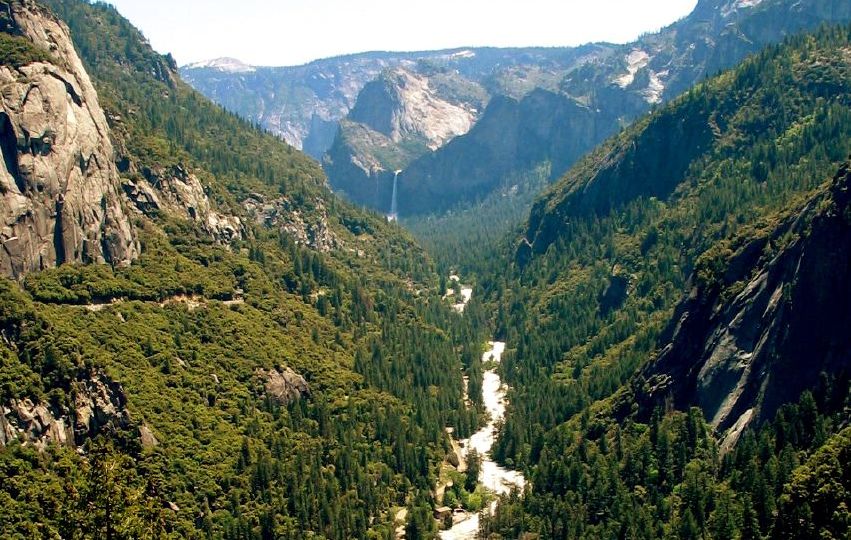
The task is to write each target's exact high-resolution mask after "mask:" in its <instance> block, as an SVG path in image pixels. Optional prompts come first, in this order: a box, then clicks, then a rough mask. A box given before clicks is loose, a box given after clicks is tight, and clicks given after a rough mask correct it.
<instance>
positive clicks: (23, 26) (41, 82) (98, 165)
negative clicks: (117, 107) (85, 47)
mask: <svg viewBox="0 0 851 540" xmlns="http://www.w3.org/2000/svg"><path fill="white" fill-rule="evenodd" d="M9 6H10V8H9V9H10V17H8V21H7V23H8V24H10V25H11V26H10V30H11V31H14V32H15V33H17V34H18V35H21V36H23V37H25V38H27V39H29V40H30V41H31V42H32V43H33V44H34V45H35V46H36V47H38V48H40V49H43V50H45V51H48V52H49V53H50V55H51V56H52V57H53V58H54V61H53V62H51V63H45V62H34V63H30V64H28V65H25V66H21V67H19V68H17V69H15V68H13V67H11V66H0V151H2V154H3V164H4V166H3V167H0V220H2V223H0V227H2V229H0V242H2V244H3V249H2V250H0V272H2V273H3V274H5V275H9V276H13V277H20V276H22V275H23V274H25V273H27V272H30V271H34V270H40V269H43V268H48V267H51V266H55V265H57V264H62V263H65V262H84V263H89V262H100V263H111V264H113V265H126V264H129V263H130V262H131V261H132V260H133V259H134V258H135V257H136V256H137V255H138V252H139V246H138V243H137V240H136V237H135V234H134V231H133V227H132V224H131V222H130V219H129V218H128V215H127V213H126V211H125V209H124V207H123V202H122V198H121V194H120V193H121V191H120V187H119V180H118V173H117V170H116V168H115V165H114V163H113V147H112V144H111V142H110V138H109V128H108V126H107V123H106V119H105V117H104V114H103V111H102V110H101V108H100V106H99V104H98V99H97V94H96V93H95V90H94V88H93V86H92V83H91V81H90V80H89V77H88V75H87V74H86V72H85V70H84V69H83V66H82V64H81V62H80V59H79V57H78V56H77V54H76V52H75V51H74V47H73V44H72V43H71V39H70V37H69V34H68V29H67V28H66V27H65V25H64V24H62V23H60V22H59V21H57V20H56V19H55V18H54V17H53V16H52V15H50V14H48V13H47V12H46V11H45V10H43V9H42V8H39V7H37V6H36V5H35V4H34V3H32V2H30V1H29V0H26V1H22V2H12V3H10V4H9Z"/></svg>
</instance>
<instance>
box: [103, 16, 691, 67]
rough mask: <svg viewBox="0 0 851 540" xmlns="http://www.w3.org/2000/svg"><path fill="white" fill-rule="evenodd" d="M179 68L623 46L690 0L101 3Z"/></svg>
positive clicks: (668, 18)
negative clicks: (229, 61)
mask: <svg viewBox="0 0 851 540" xmlns="http://www.w3.org/2000/svg"><path fill="white" fill-rule="evenodd" d="M108 1H109V2H110V3H111V4H113V5H115V7H116V8H118V10H119V11H120V12H121V13H122V14H123V15H124V16H125V17H127V18H128V19H130V20H131V21H132V22H133V23H134V24H135V25H136V26H137V27H139V28H141V29H142V31H143V32H144V33H145V35H146V36H147V37H148V39H150V40H151V43H152V44H153V46H154V48H156V49H157V50H158V51H159V52H161V53H166V52H171V53H172V54H173V55H174V56H175V58H176V59H177V61H178V63H179V64H186V63H189V62H195V61H198V60H208V59H211V58H216V57H220V56H233V57H235V58H238V59H240V60H242V61H244V62H246V63H249V64H254V65H278V66H282V65H294V64H302V63H305V62H308V61H310V60H315V59H317V58H324V57H328V56H336V55H339V54H346V53H355V52H363V51H371V50H390V51H410V50H428V49H443V48H452V47H462V46H483V45H492V46H500V47H506V46H530V45H542V46H558V45H579V44H582V43H587V42H589V41H611V42H621V43H622V42H626V41H630V40H632V39H634V38H636V37H637V36H638V35H639V34H641V33H643V32H646V31H652V30H656V29H658V28H661V27H662V26H664V25H666V24H669V23H671V22H673V21H675V20H676V19H679V18H680V17H683V16H684V15H686V14H688V12H690V11H691V10H692V9H693V8H694V6H695V4H696V3H697V0H581V1H580V0H429V1H427V2H426V1H407V0H395V1H394V0H280V1H270V0H238V1H233V0H108Z"/></svg>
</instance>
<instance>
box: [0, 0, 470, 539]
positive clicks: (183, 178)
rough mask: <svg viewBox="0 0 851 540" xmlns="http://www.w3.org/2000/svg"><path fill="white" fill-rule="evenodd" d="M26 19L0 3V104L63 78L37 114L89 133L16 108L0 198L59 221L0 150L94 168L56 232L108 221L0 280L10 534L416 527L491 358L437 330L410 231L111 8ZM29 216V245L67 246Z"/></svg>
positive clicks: (2, 434)
mask: <svg viewBox="0 0 851 540" xmlns="http://www.w3.org/2000/svg"><path fill="white" fill-rule="evenodd" d="M45 4H46V5H47V6H48V7H49V8H50V9H52V10H53V12H54V13H55V15H56V16H54V15H53V14H51V13H50V12H49V11H47V10H46V9H45V8H43V7H39V6H38V5H36V4H34V3H33V2H30V1H29V0H22V1H18V0H15V1H11V2H5V3H3V4H2V6H0V7H2V10H0V11H2V12H3V13H4V14H5V15H4V17H3V18H2V19H0V20H2V28H0V29H2V30H3V32H2V34H0V36H2V45H3V55H4V67H3V69H4V70H5V71H6V72H7V73H8V76H9V77H10V79H13V80H10V82H9V85H10V86H7V87H4V88H9V89H14V88H16V86H15V85H20V84H29V85H32V86H33V87H38V86H39V85H47V84H48V83H49V80H47V78H48V77H52V76H50V75H45V78H44V79H42V78H39V77H41V75H38V77H36V76H32V74H33V73H38V74H40V73H45V74H49V73H51V72H53V71H56V72H57V73H59V74H60V75H62V74H63V73H65V74H67V75H68V76H72V75H73V76H74V77H76V78H77V79H78V80H79V81H88V77H89V76H91V80H92V83H93V87H92V86H89V91H90V93H89V94H85V93H84V92H83V91H82V90H79V88H75V85H83V82H79V83H77V82H73V81H72V82H69V84H68V90H67V92H68V94H67V96H70V97H66V98H63V99H60V100H59V101H53V100H51V99H42V100H41V103H42V104H43V106H44V107H51V109H49V110H48V112H51V111H53V109H52V107H57V108H58V107H60V103H59V102H60V101H62V102H63V104H62V105H61V106H64V107H76V108H74V109H73V111H72V112H73V114H74V115H80V116H81V117H82V116H85V117H86V118H89V117H90V118H92V119H94V120H93V122H94V126H95V128H94V129H93V130H91V131H88V132H84V131H83V130H82V129H80V130H77V132H76V133H77V135H78V136H79V137H78V139H79V140H76V139H74V138H73V137H70V136H65V135H63V131H62V130H65V129H67V126H65V125H63V124H61V122H60V120H59V119H58V118H57V117H56V116H55V115H52V116H51V115H49V114H44V113H43V112H42V111H40V110H36V109H33V108H31V107H25V108H24V110H23V111H22V112H21V116H20V120H19V117H18V116H13V115H11V114H9V117H10V119H11V120H10V121H9V122H7V125H8V126H10V127H8V130H13V131H14V133H15V134H16V136H17V141H16V140H15V139H11V140H9V141H4V143H3V147H2V150H3V153H4V158H5V164H6V166H5V172H4V174H6V175H7V176H8V177H9V178H10V181H9V182H8V183H9V186H7V189H6V190H5V191H7V192H8V193H7V194H6V196H7V197H11V196H12V195H13V194H15V195H16V196H17V198H18V199H20V200H21V204H33V205H35V204H40V205H42V207H45V208H51V209H52V208H53V207H51V206H49V205H50V203H55V204H57V205H58V206H59V207H60V209H61V204H62V203H61V201H62V200H63V199H62V196H61V194H60V193H57V192H55V191H54V190H53V187H52V184H49V183H47V182H46V181H42V180H39V179H38V178H39V177H30V176H25V175H24V174H23V172H22V170H23V169H24V167H20V168H18V169H16V168H15V166H14V164H15V160H14V157H15V156H17V159H18V163H21V164H26V163H28V162H35V163H36V164H37V165H38V164H39V163H42V162H43V163H51V160H55V161H60V160H62V159H64V157H63V156H65V155H66V154H68V155H71V156H74V155H77V156H79V155H83V156H84V157H88V156H89V155H90V154H91V155H93V156H95V157H93V158H91V159H89V160H88V161H89V163H88V164H82V163H81V162H82V161H85V160H78V159H76V158H75V159H71V160H69V163H68V169H67V170H70V171H71V173H70V174H69V178H71V179H72V180H73V181H76V182H79V183H80V186H81V188H80V189H81V191H82V192H83V193H84V194H87V193H88V192H87V190H93V189H98V190H101V191H99V193H103V195H98V196H97V197H95V196H88V195H87V197H85V198H83V199H82V201H81V202H79V204H78V203H76V202H75V206H74V208H75V209H79V210H75V212H76V213H75V214H73V215H74V216H75V217H74V221H73V223H75V224H76V223H82V224H84V225H85V224H87V223H88V221H85V220H78V219H77V218H76V215H77V214H79V215H82V216H93V217H95V218H99V219H103V220H104V221H103V223H104V224H103V225H101V227H100V228H99V229H97V230H98V231H100V233H99V234H102V235H103V236H104V239H103V240H102V241H101V240H100V239H98V240H97V242H96V245H97V246H98V248H100V247H101V246H103V250H104V251H103V252H100V251H96V252H95V254H94V255H88V256H85V254H86V253H91V251H88V252H87V251H85V250H83V251H82V252H81V253H82V255H79V256H75V257H71V256H68V257H67V258H64V259H63V258H61V257H58V258H56V259H53V260H51V259H48V258H47V257H43V258H42V261H41V262H40V263H39V265H36V266H32V265H31V266H30V267H28V268H25V269H24V270H25V272H23V271H22V272H21V273H20V274H18V273H15V272H13V271H9V270H8V269H7V270H6V275H7V276H9V277H20V278H21V279H19V280H18V281H10V280H5V281H3V282H2V284H0V289H2V290H0V296H2V301H0V332H2V335H3V340H2V346H0V447H2V448H0V477H2V478H3V482H2V483H0V529H2V530H3V535H4V537H10V538H34V537H113V538H162V537H171V538H199V537H215V538H304V537H305V535H312V536H313V537H316V538H340V539H342V538H363V537H386V536H387V535H391V534H392V532H393V531H394V530H395V528H396V527H397V526H398V525H399V523H397V522H396V514H397V512H398V510H400V509H403V508H407V509H408V521H409V522H410V523H411V524H412V526H413V527H418V528H419V530H424V531H430V530H432V529H433V527H434V522H433V520H432V518H431V509H430V508H431V503H430V500H429V491H430V489H431V488H432V486H433V485H434V481H435V474H436V470H437V465H438V464H439V462H440V461H442V460H443V458H444V455H445V453H446V448H445V445H446V444H447V441H446V435H445V432H444V428H445V427H447V426H451V427H454V428H455V429H456V430H457V431H458V432H459V433H461V434H465V433H469V432H470V431H471V430H472V429H474V427H475V426H476V425H477V423H478V418H477V412H476V410H475V409H474V408H471V409H468V408H467V407H465V405H464V402H463V400H462V381H461V378H460V377H459V373H460V370H461V368H462V365H461V364H462V362H461V358H469V357H475V356H476V355H477V354H478V351H479V347H480V343H482V342H483V341H484V337H483V335H482V330H481V328H482V327H483V316H482V314H481V312H480V308H479V307H478V306H477V305H476V304H475V303H474V304H471V306H470V309H468V312H467V315H466V316H465V317H464V318H463V319H462V318H461V317H459V316H458V315H457V314H455V313H454V312H452V311H451V310H450V309H449V307H448V306H446V305H445V303H444V302H443V301H442V299H441V294H440V293H442V291H438V290H437V285H438V283H439V280H438V278H437V275H436V274H435V273H434V269H433V265H432V263H431V261H430V260H429V258H428V257H427V255H426V254H425V253H424V252H423V251H422V250H421V249H420V248H419V247H418V246H417V245H416V244H415V243H414V242H413V240H412V239H411V237H410V236H409V235H408V234H406V233H405V232H404V231H402V230H401V229H399V228H398V227H395V226H393V225H389V224H387V223H386V222H385V220H384V219H383V218H381V217H379V216H377V215H375V214H372V213H368V212H364V211H361V210H358V209H356V208H354V207H352V206H350V205H348V204H347V203H344V202H341V201H339V200H337V199H336V198H335V197H334V196H333V195H332V194H331V193H330V192H329V191H328V189H327V188H326V187H325V178H324V175H323V172H322V170H321V169H320V168H319V166H318V165H317V164H316V163H315V162H314V161H313V160H311V159H309V158H308V157H306V156H305V155H303V154H301V153H300V152H298V151H296V150H294V149H293V148H291V147H289V146H287V145H285V144H283V143H282V142H280V140H278V139H277V138H276V137H274V136H272V135H269V134H265V133H263V132H260V131H258V130H256V129H254V128H252V127H251V126H250V125H249V124H248V123H247V122H245V121H243V120H240V119H238V118H237V117H236V116H234V115H233V114H230V113H226V112H224V111H223V110H221V109H219V108H218V107H217V106H214V105H213V104H212V103H210V102H209V101H208V100H207V99H206V98H204V97H202V96H201V95H199V94H198V93H196V92H195V91H194V90H192V89H191V88H189V87H188V86H187V85H186V84H184V83H183V82H181V81H180V79H179V77H178V75H177V72H176V67H175V66H174V64H173V62H172V61H171V59H170V57H167V56H166V57H163V56H160V55H158V54H156V53H155V52H154V51H152V50H151V48H150V46H149V45H148V44H147V42H146V41H145V40H144V38H143V37H142V35H141V34H140V33H139V32H138V31H137V30H136V29H135V28H133V27H132V26H131V25H130V24H129V23H128V22H127V21H126V20H124V19H123V18H122V17H121V16H120V15H119V14H118V13H117V12H116V11H115V10H114V8H112V7H109V6H107V5H104V4H95V5H92V4H89V3H87V2H82V1H76V0H56V1H53V0H50V1H48V2H45ZM57 17H58V18H57ZM60 20H61V21H63V22H59V21H60ZM63 23H65V24H67V27H66V26H65V24H63ZM19 28H22V29H24V31H18V30H17V29H19ZM68 29H70V38H72V39H73V44H74V48H73V49H72V48H71V46H70V41H68V40H69V33H68V32H69V31H68ZM41 36H50V37H51V39H53V40H54V43H60V44H61V43H62V40H63V39H64V40H65V43H67V46H64V47H62V46H58V47H56V46H51V45H50V44H49V43H47V44H43V43H42V42H41V41H39V39H40V37H41ZM74 49H76V51H77V53H79V59H78V58H77V54H76V53H75V52H74ZM80 59H81V60H82V62H80ZM75 65H76V67H74V66H75ZM60 70H61V71H60ZM69 70H70V71H69ZM27 74H30V75H27ZM27 77H29V78H27ZM63 77H65V76H64V75H63ZM21 81H23V82H21ZM83 86H84V85H83ZM95 91H96V92H97V95H96V97H95V94H94V92H95ZM31 93H32V92H31ZM75 94H79V95H80V96H83V97H85V100H83V99H81V100H80V102H79V103H76V102H75V100H74V95H75ZM3 95H4V104H6V103H7V101H6V100H11V97H12V96H13V95H14V93H13V92H6V91H5V90H4V94H3ZM71 103H73V104H74V105H73V106H72V105H70V104H71ZM9 106H10V107H11V105H9ZM78 108H82V109H83V110H82V111H81V110H78ZM63 110H64V109H63ZM86 115H87V116H86ZM66 116H67V118H69V119H70V118H72V115H71V113H68V114H67V115H66ZM63 119H64V117H63ZM103 119H105V121H102V120H103ZM36 121H37V122H36ZM87 121H88V120H87ZM39 122H40V123H39ZM78 125H79V126H81V127H84V126H85V124H83V123H82V122H78ZM20 126H24V127H26V130H27V131H26V133H29V134H30V135H29V141H30V142H32V144H30V143H29V142H27V139H26V137H25V136H24V135H19V134H18V131H17V130H21V129H22V128H21V127H20ZM29 126H32V127H29ZM36 128H38V131H37V130H36ZM8 130H7V131H8ZM45 133H47V135H45ZM70 133H73V131H71V132H70ZM7 135H9V134H8V133H7V134H6V135H4V138H6V137H7ZM60 135H61V137H60ZM54 137H56V138H55V139H54ZM62 137H64V138H62ZM37 138H38V140H36V139H37ZM53 141H57V142H56V143H54V142H53ZM59 142H61V146H60V145H59ZM12 151H14V152H15V154H13V153H12ZM8 156H12V157H11V158H10V157H8ZM95 163H96V168H94V165H93V164H95ZM38 166H41V165H38ZM77 167H80V169H77ZM27 168H29V166H27ZM57 169H58V170H59V171H63V172H64V170H65V169H63V168H62V167H61V166H60V167H57ZM35 170H38V168H36V169H35ZM80 170H82V171H83V172H84V173H85V172H86V171H95V172H97V174H95V173H94V172H91V173H90V174H89V175H88V176H86V175H85V174H83V175H82V177H81V174H80V172H79V171H80ZM18 173H20V174H18ZM12 179H15V180H23V182H21V185H18V183H17V182H13V181H12ZM51 180H52V179H51ZM62 185H64V184H62ZM42 188H43V189H42ZM15 189H16V190H18V192H19V194H18V193H17V192H16V191H14V190H15ZM64 200H65V201H66V203H65V204H66V206H68V203H69V201H70V200H71V199H70V197H68V196H66V197H65V199H64ZM113 208H121V209H123V211H124V216H126V218H125V219H126V222H127V223H126V227H125V228H124V229H118V230H119V231H127V235H128V236H127V237H126V240H125V241H123V243H122V244H120V245H130V246H135V250H136V251H134V252H132V254H133V255H132V256H127V257H123V258H122V257H113V256H112V255H111V254H112V253H113V251H110V250H107V248H108V247H110V246H111V244H110V242H117V241H118V240H121V239H122V238H123V237H121V236H118V235H117V233H116V232H114V231H113V230H112V229H111V228H110V223H112V222H111V221H110V220H109V219H105V218H103V216H104V215H106V216H107V217H109V216H113V215H115V214H110V213H109V212H111V211H112V209H113ZM104 212H106V213H104ZM27 215H28V216H29V217H28V219H32V221H33V225H32V230H35V231H41V230H50V231H51V233H52V230H53V229H57V230H62V231H64V230H67V231H68V234H67V236H65V238H72V236H71V231H72V230H76V229H72V228H71V225H70V219H69V224H68V225H63V228H61V229H60V228H56V227H55V226H54V221H55V214H54V213H52V212H47V211H45V212H41V211H38V212H35V211H34V212H32V213H31V214H27ZM69 215H70V210H69ZM65 221H66V220H65V219H64V217H63V219H62V222H63V224H64V223H65ZM75 234H76V233H75ZM73 238H76V236H73ZM51 240H52V236H51ZM66 243H67V242H66ZM50 245H51V246H53V245H55V244H52V243H51V244H50ZM46 249H49V248H46ZM90 249H92V248H90ZM100 253H102V256H99V257H98V256H96V255H98V254H100ZM131 261H132V263H130V262H131ZM89 262H91V263H98V262H100V263H101V264H79V263H89ZM60 263H64V264H60ZM103 263H111V264H103ZM127 263H130V264H127ZM55 265H59V266H57V267H56V268H51V267H53V266H55ZM24 274H25V275H24ZM459 352H460V353H462V354H460V355H459Z"/></svg>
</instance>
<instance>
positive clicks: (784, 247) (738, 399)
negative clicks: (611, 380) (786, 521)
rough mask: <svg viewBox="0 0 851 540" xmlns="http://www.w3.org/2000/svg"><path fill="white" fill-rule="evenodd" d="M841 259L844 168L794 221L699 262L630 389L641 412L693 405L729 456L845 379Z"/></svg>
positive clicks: (845, 256) (847, 302)
mask: <svg viewBox="0 0 851 540" xmlns="http://www.w3.org/2000/svg"><path fill="white" fill-rule="evenodd" d="M849 253H851V165H849V164H846V165H844V166H843V167H842V169H841V170H840V171H839V173H838V174H837V175H836V176H835V178H834V180H833V183H832V185H831V186H830V189H829V190H826V192H825V193H823V194H822V195H820V196H818V197H816V198H815V199H814V200H812V201H811V202H810V203H809V204H808V205H807V206H806V207H805V208H804V210H803V211H802V212H801V213H800V214H798V215H792V216H791V217H788V218H786V219H785V220H784V221H783V222H782V223H780V224H779V225H778V226H777V227H776V228H774V229H773V230H772V231H770V232H769V233H767V234H761V235H757V236H756V237H748V238H741V239H736V240H733V241H732V243H731V245H729V246H725V247H724V248H722V249H720V250H716V251H714V252H708V253H707V254H705V255H704V256H703V257H701V261H700V262H699V263H698V268H697V270H696V272H695V276H694V278H693V281H694V282H695V285H694V288H693V289H692V291H691V294H690V295H689V296H688V298H686V299H685V300H683V301H682V303H681V304H680V305H679V307H678V308H677V311H676V313H675V315H674V317H673V319H672V320H671V323H670V327H669V329H668V330H667V332H666V333H665V335H663V337H662V339H661V343H660V345H662V347H663V348H662V350H661V352H660V353H659V355H658V357H657V358H656V359H655V360H654V361H653V362H652V363H651V364H650V365H649V366H648V367H647V369H645V370H644V372H643V373H642V375H641V376H640V377H639V378H638V379H637V381H636V383H637V385H636V388H635V390H636V395H637V396H638V397H639V401H641V402H643V404H644V409H645V410H652V408H653V407H655V406H660V405H663V404H665V403H672V404H673V405H674V406H675V407H677V408H686V407H688V406H690V405H697V406H699V407H700V408H701V409H702V410H703V412H704V414H705V415H706V417H707V418H708V419H709V420H710V421H711V423H712V425H713V426H714V427H715V428H716V429H717V430H718V432H719V433H721V434H723V435H724V444H723V448H730V447H732V446H733V445H734V444H735V443H736V441H737V439H738V437H739V436H740V434H741V433H742V430H743V429H744V428H745V427H746V426H747V425H749V424H758V423H759V422H760V421H762V420H768V419H771V418H773V416H774V414H775V412H776V411H777V409H778V407H779V406H780V405H782V404H784V403H789V402H793V401H796V400H797V399H798V398H799V396H800V394H801V393H802V392H803V391H804V390H806V389H808V388H815V387H817V386H818V384H819V381H820V379H821V377H822V374H826V375H828V376H835V377H844V376H847V375H848V365H849V364H848V359H849V357H851V335H849V333H848V327H849V324H851V258H849Z"/></svg>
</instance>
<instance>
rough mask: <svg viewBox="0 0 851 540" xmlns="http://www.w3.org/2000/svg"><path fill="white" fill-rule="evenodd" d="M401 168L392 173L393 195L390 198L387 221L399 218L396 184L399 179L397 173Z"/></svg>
mask: <svg viewBox="0 0 851 540" xmlns="http://www.w3.org/2000/svg"><path fill="white" fill-rule="evenodd" d="M400 172H402V171H401V170H398V171H396V172H395V173H394V174H393V197H392V198H391V199H390V214H389V215H388V216H387V221H396V220H397V219H399V211H398V208H397V205H396V184H397V183H398V181H399V173H400Z"/></svg>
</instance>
